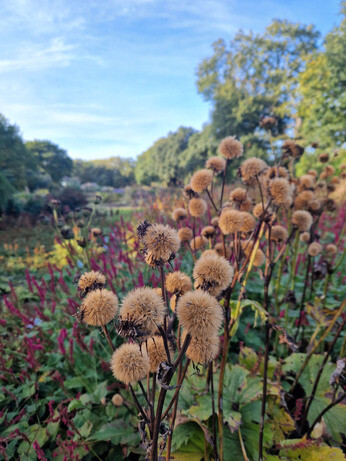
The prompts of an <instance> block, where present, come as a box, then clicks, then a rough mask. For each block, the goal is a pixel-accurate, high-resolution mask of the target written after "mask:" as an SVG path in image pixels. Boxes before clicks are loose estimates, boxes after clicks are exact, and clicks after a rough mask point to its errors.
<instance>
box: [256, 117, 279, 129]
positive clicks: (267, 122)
mask: <svg viewBox="0 0 346 461" xmlns="http://www.w3.org/2000/svg"><path fill="white" fill-rule="evenodd" d="M277 124H278V121H277V119H276V118H275V117H271V116H268V117H263V118H262V120H261V121H260V123H259V125H260V127H261V128H263V129H264V130H266V131H270V130H271V129H273V128H274V127H275V126H276V125H277Z"/></svg>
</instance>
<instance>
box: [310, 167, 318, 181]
mask: <svg viewBox="0 0 346 461" xmlns="http://www.w3.org/2000/svg"><path fill="white" fill-rule="evenodd" d="M308 174H309V175H310V176H313V177H314V178H315V179H316V178H317V176H318V173H317V171H316V170H314V169H311V170H309V171H308Z"/></svg>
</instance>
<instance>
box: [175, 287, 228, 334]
mask: <svg viewBox="0 0 346 461" xmlns="http://www.w3.org/2000/svg"><path fill="white" fill-rule="evenodd" d="M177 315H178V319H179V321H180V323H181V325H182V327H183V328H184V329H185V330H186V332H187V333H190V334H191V336H195V337H198V338H210V337H213V336H215V335H217V333H218V331H219V329H220V327H221V324H222V320H223V312H222V308H221V306H220V304H219V303H218V302H217V300H216V298H214V297H213V296H211V295H210V294H209V293H207V292H206V291H203V290H195V291H188V292H187V293H185V294H184V295H183V296H182V297H181V298H180V299H179V301H178V304H177Z"/></svg>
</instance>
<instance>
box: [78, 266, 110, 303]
mask: <svg viewBox="0 0 346 461" xmlns="http://www.w3.org/2000/svg"><path fill="white" fill-rule="evenodd" d="M105 284H106V277H105V276H104V275H103V274H102V273H101V272H98V271H90V272H86V273H85V274H83V275H81V277H80V279H79V280H78V288H77V290H78V294H79V296H80V297H81V298H84V297H85V296H86V295H87V294H88V293H89V292H90V291H93V290H96V289H98V288H103V287H104V286H105Z"/></svg>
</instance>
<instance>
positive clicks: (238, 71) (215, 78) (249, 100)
mask: <svg viewBox="0 0 346 461" xmlns="http://www.w3.org/2000/svg"><path fill="white" fill-rule="evenodd" d="M318 37H319V33H318V32H317V31H316V30H315V28H314V27H313V26H311V25H310V26H304V25H301V24H294V23H291V22H289V21H281V20H274V21H273V23H272V24H271V25H270V26H269V27H267V28H266V30H265V32H264V33H263V34H254V33H253V32H248V33H246V32H243V31H239V32H238V33H237V34H236V35H235V37H234V38H233V40H231V42H230V43H229V45H228V46H227V44H226V42H225V41H224V40H218V41H216V42H214V43H213V51H214V53H213V55H212V56H211V57H209V58H206V59H204V60H203V61H202V62H201V63H200V65H199V66H198V69H197V87H198V91H199V92H200V93H201V94H202V95H203V96H204V98H205V99H206V100H207V101H210V102H211V103H212V107H213V111H212V126H213V132H214V134H215V136H216V138H217V139H221V138H223V137H225V136H227V135H230V134H232V135H236V136H238V137H239V138H241V137H242V136H245V135H247V136H248V140H249V135H252V136H255V134H256V130H258V124H259V120H260V119H261V118H262V117H264V116H266V115H277V116H278V118H279V124H278V132H279V133H282V132H283V131H284V129H285V128H286V126H287V123H288V122H289V120H290V118H292V117H293V115H294V113H293V112H294V109H293V107H294V106H295V105H296V89H297V85H298V76H299V73H300V72H302V70H303V69H304V68H305V58H306V57H307V56H309V55H310V54H311V53H312V52H314V51H315V50H316V49H317V40H318ZM263 148H265V146H264V145H263Z"/></svg>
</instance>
